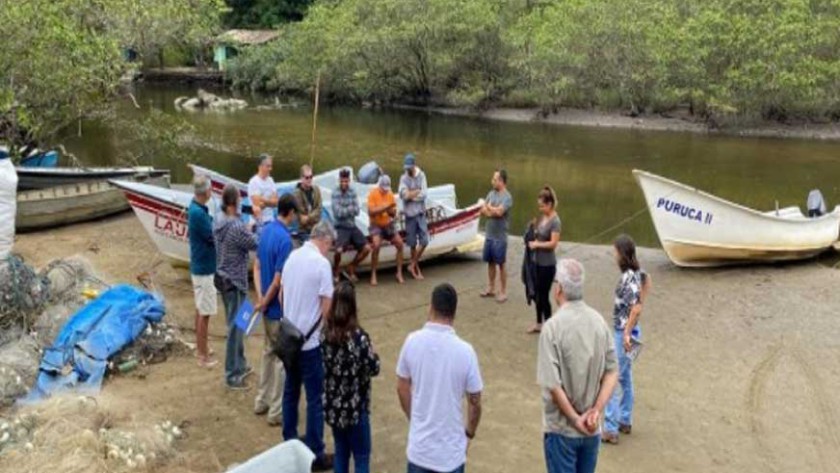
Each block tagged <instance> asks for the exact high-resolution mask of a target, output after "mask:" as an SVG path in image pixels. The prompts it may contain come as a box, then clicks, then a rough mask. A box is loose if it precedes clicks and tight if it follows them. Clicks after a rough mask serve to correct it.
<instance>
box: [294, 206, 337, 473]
mask: <svg viewBox="0 0 840 473" xmlns="http://www.w3.org/2000/svg"><path fill="white" fill-rule="evenodd" d="M335 237H336V236H335V231H334V230H333V228H332V227H331V226H330V224H329V223H327V222H321V223H319V224H318V225H315V227H314V228H313V229H312V234H311V235H310V239H309V241H307V242H306V243H304V244H303V246H301V247H300V248H298V249H297V250H295V251H293V252H292V254H291V256H289V259H288V260H287V261H286V265H285V266H284V267H283V286H282V290H283V314H284V317H286V320H288V321H289V322H291V324H292V325H294V326H295V327H297V329H298V330H300V332H301V333H303V334H309V333H311V336H310V337H309V339H307V341H306V343H304V345H303V351H301V353H300V357H299V359H298V366H297V369H295V370H291V371H289V372H288V373H286V383H285V388H284V391H283V438H284V439H285V440H291V439H296V438H298V430H297V426H298V404H299V402H300V389H301V385H303V387H304V388H305V389H306V436H305V437H304V443H305V444H306V446H307V447H309V449H310V450H312V453H314V454H315V462H314V463H313V464H312V471H327V470H329V469H331V468H332V455H328V454H326V453H324V404H323V399H322V394H323V393H324V363H323V358H322V357H321V350H320V346H321V325H322V319H323V318H326V317H328V314H329V311H330V304H331V303H332V295H333V279H332V271H331V268H330V262H329V260H328V259H327V254H328V253H329V251H330V248H332V244H333V242H334V241H335Z"/></svg>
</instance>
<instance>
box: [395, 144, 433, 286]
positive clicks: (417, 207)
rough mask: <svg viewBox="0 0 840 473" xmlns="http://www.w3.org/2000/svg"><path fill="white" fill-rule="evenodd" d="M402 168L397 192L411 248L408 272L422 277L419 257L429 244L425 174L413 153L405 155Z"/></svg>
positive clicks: (415, 277) (427, 190) (406, 237)
mask: <svg viewBox="0 0 840 473" xmlns="http://www.w3.org/2000/svg"><path fill="white" fill-rule="evenodd" d="M403 169H404V170H405V173H404V174H403V175H402V177H400V186H399V192H400V199H402V201H403V215H404V216H405V240H406V243H408V247H409V248H411V262H410V263H409V264H408V272H409V273H411V275H412V276H414V279H423V273H421V272H420V258H421V257H422V256H423V251H424V250H425V249H426V247H427V246H428V245H429V225H428V222H426V194H427V193H428V192H429V188H428V185H427V184H426V174H424V173H423V171H422V170H421V169H420V168H419V167H417V159H416V158H415V157H414V155H413V154H411V153H408V154H406V155H405V160H404V161H403Z"/></svg>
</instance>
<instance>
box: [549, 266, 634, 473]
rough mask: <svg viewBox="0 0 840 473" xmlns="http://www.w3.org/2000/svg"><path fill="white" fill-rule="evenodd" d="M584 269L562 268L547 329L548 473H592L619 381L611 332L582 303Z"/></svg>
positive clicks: (589, 308)
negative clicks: (603, 418)
mask: <svg viewBox="0 0 840 473" xmlns="http://www.w3.org/2000/svg"><path fill="white" fill-rule="evenodd" d="M584 279H585V275H584V270H583V265H581V264H580V263H579V262H577V261H575V260H572V259H562V260H560V262H558V263H557V272H556V275H555V277H554V280H555V282H556V283H557V284H556V286H555V288H554V298H555V300H556V302H557V305H558V307H559V308H558V309H557V312H556V313H555V314H554V316H553V317H551V318H550V319H548V320H547V321H546V322H545V323H544V324H543V327H542V333H541V334H540V343H539V350H538V355H537V383H538V384H539V385H540V387H541V388H542V398H543V405H544V409H543V428H544V432H545V433H544V438H543V442H544V446H545V462H546V466H547V467H548V473H593V472H594V471H595V466H596V464H597V462H598V447H599V445H600V443H601V437H600V433H599V421H600V418H601V413H602V412H603V410H604V406H606V404H607V402H608V401H609V399H610V396H611V395H612V391H613V389H614V388H615V384H616V382H617V381H618V371H617V370H618V359H617V357H616V354H615V344H614V341H613V334H612V331H611V329H610V328H609V327H608V326H607V323H606V322H605V321H604V318H603V317H601V314H599V313H598V312H596V311H595V310H594V309H592V308H591V307H589V306H588V305H586V303H585V302H583V283H584Z"/></svg>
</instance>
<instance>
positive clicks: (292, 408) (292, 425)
mask: <svg viewBox="0 0 840 473" xmlns="http://www.w3.org/2000/svg"><path fill="white" fill-rule="evenodd" d="M301 385H302V386H303V388H304V389H306V436H305V437H304V439H303V443H305V444H306V446H307V447H309V449H310V450H312V453H314V454H315V458H323V457H324V404H323V400H322V399H321V395H322V394H323V393H324V360H323V358H322V357H321V348H320V347H319V348H315V349H313V350H307V351H304V352H301V353H300V359H299V361H298V369H296V370H291V371H289V372H287V373H286V385H285V386H284V389H283V439H284V440H292V439H296V438H298V429H297V427H298V404H300V388H301Z"/></svg>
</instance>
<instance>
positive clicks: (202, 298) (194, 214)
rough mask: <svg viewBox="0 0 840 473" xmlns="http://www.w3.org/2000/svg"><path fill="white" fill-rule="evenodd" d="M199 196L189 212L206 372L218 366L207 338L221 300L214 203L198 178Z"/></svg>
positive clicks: (201, 351)
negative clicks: (217, 281)
mask: <svg viewBox="0 0 840 473" xmlns="http://www.w3.org/2000/svg"><path fill="white" fill-rule="evenodd" d="M193 190H194V191H195V196H194V197H193V200H192V202H190V207H189V209H188V210H187V229H188V232H189V235H190V277H191V278H192V285H193V293H194V295H195V308H196V312H195V344H196V350H197V351H198V364H199V365H200V366H203V367H205V368H210V367H213V366H215V365H216V361H215V360H211V359H210V349H209V348H208V347H207V334H208V332H209V330H210V316H213V315H216V312H217V310H218V308H217V304H218V301H217V298H218V294H217V293H216V286H215V285H214V284H213V276H214V275H215V274H216V243H215V241H214V239H213V219H212V218H211V217H210V210H209V209H208V208H207V202H209V201H210V197H211V194H210V180H209V179H207V177H206V176H203V175H197V176H195V178H194V179H193Z"/></svg>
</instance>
